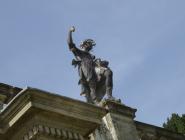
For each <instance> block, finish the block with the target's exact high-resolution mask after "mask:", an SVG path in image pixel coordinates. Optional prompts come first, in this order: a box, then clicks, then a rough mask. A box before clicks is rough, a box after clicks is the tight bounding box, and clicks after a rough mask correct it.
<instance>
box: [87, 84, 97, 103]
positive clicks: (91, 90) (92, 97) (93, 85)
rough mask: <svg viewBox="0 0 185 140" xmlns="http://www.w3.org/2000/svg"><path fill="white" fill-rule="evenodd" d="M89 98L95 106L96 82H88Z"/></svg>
mask: <svg viewBox="0 0 185 140" xmlns="http://www.w3.org/2000/svg"><path fill="white" fill-rule="evenodd" d="M89 89H90V96H91V99H92V100H93V102H94V103H95V104H96V102H97V101H96V82H95V81H89Z"/></svg>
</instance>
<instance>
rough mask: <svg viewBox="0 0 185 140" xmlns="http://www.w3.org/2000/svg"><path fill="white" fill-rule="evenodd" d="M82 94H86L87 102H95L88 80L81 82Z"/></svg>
mask: <svg viewBox="0 0 185 140" xmlns="http://www.w3.org/2000/svg"><path fill="white" fill-rule="evenodd" d="M80 95H81V96H84V97H85V98H86V102H88V103H93V100H92V98H91V96H90V89H89V87H88V85H87V83H86V82H81V93H80Z"/></svg>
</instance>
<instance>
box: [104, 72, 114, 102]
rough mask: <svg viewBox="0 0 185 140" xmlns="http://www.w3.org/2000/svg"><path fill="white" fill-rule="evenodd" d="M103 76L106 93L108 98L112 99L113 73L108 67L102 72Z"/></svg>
mask: <svg viewBox="0 0 185 140" xmlns="http://www.w3.org/2000/svg"><path fill="white" fill-rule="evenodd" d="M104 76H105V86H106V94H107V97H108V99H113V98H114V97H112V89H113V79H112V77H113V73H112V71H111V70H110V69H107V70H106V71H105V73H104Z"/></svg>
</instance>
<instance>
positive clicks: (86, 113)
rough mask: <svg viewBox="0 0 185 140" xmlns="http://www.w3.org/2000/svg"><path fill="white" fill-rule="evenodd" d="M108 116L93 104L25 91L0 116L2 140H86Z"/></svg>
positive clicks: (40, 92)
mask: <svg viewBox="0 0 185 140" xmlns="http://www.w3.org/2000/svg"><path fill="white" fill-rule="evenodd" d="M106 113H107V112H106V110H105V109H103V108H100V107H97V106H94V105H91V104H87V103H84V102H81V101H77V100H73V99H70V98H67V97H63V96H59V95H56V94H51V93H49V92H45V91H42V90H38V89H33V88H26V89H24V90H22V91H21V92H20V93H18V94H17V95H16V96H15V98H13V99H12V101H11V102H10V103H9V104H8V105H7V107H6V108H5V109H4V110H3V112H2V113H1V114H0V124H1V127H0V134H1V135H0V138H3V139H5V140H19V139H25V140H26V139H29V140H32V139H46V138H45V137H50V139H51V138H52V139H54V138H55V137H56V138H57V137H58V138H65V139H77V140H81V139H86V138H87V137H88V135H89V134H90V133H91V132H92V131H94V130H95V129H96V127H98V126H99V125H100V124H101V119H102V117H103V116H104V115H105V114H106Z"/></svg>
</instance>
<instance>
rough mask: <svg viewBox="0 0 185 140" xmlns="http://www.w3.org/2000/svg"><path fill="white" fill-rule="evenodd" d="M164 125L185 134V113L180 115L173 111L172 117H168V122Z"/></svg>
mask: <svg viewBox="0 0 185 140" xmlns="http://www.w3.org/2000/svg"><path fill="white" fill-rule="evenodd" d="M163 127H164V128H166V129H168V130H171V131H173V132H178V133H183V134H185V114H183V115H182V116H179V115H178V114H175V113H173V114H172V115H171V117H170V118H167V122H166V123H164V124H163Z"/></svg>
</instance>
